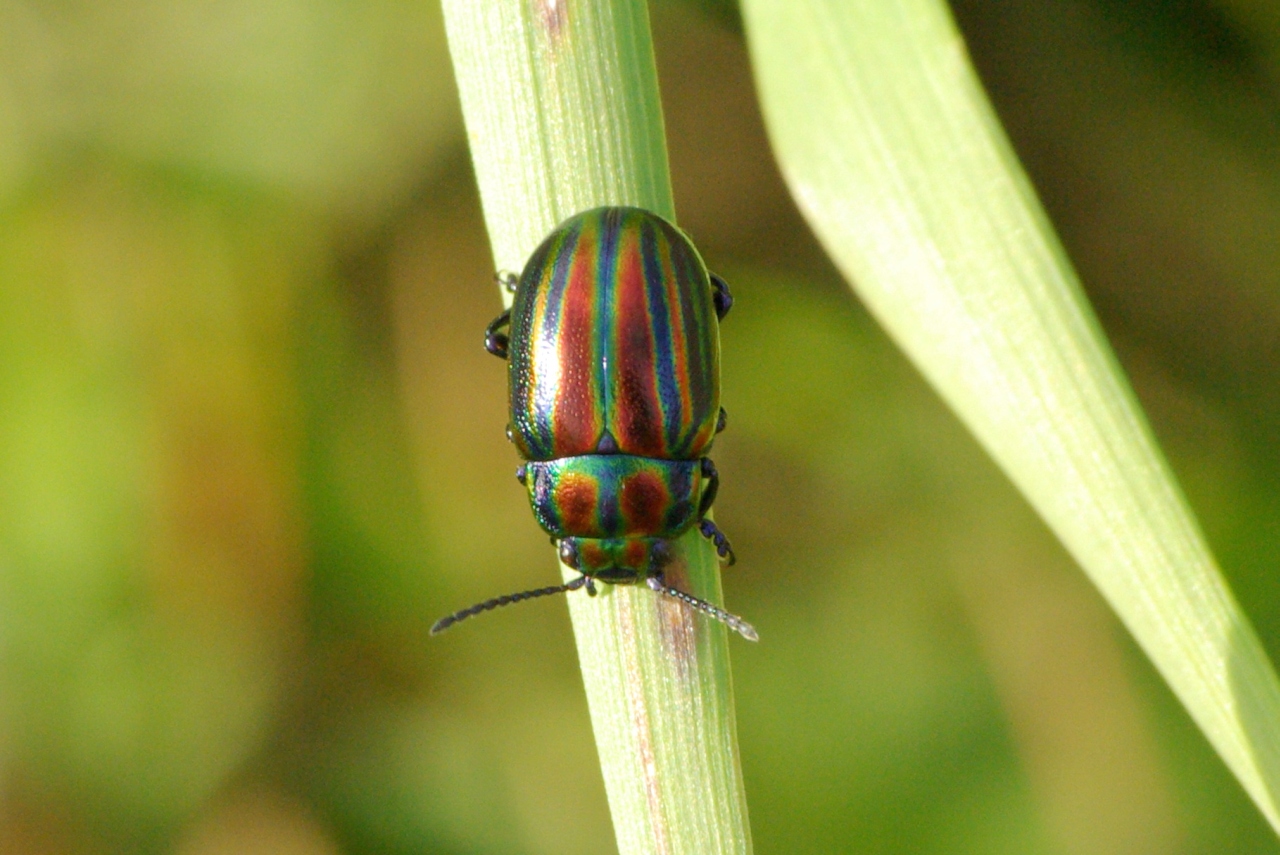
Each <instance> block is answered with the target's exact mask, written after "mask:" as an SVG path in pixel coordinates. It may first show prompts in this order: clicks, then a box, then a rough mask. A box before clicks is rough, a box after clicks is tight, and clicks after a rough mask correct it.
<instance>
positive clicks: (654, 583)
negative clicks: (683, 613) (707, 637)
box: [645, 574, 760, 641]
mask: <svg viewBox="0 0 1280 855" xmlns="http://www.w3.org/2000/svg"><path fill="white" fill-rule="evenodd" d="M645 583H646V584H648V586H649V587H650V588H651V589H652V590H653V591H655V592H656V593H659V594H664V595H666V596H668V597H672V598H674V599H677V600H679V601H680V602H682V603H684V604H685V605H687V606H690V607H692V608H694V609H697V610H698V611H700V612H702V613H703V614H705V615H707V616H709V617H712V618H715V619H716V620H718V621H720V622H721V623H722V624H724V625H725V626H727V627H729V629H732V630H733V631H734V632H736V633H738V634H739V635H741V636H742V637H743V638H745V639H746V640H747V641H759V640H760V636H759V635H758V634H757V633H756V628H755V627H753V626H752V625H751V624H749V623H747V622H746V621H745V620H743V619H742V618H740V617H738V616H737V615H735V614H732V613H730V612H726V611H725V610H724V609H722V608H720V607H719V606H713V605H712V604H711V603H708V602H707V601H706V600H700V599H698V598H697V597H695V596H694V595H693V594H686V593H685V592H684V591H681V590H680V589H679V588H673V587H671V586H670V585H668V584H667V583H666V581H665V580H664V579H663V577H662V575H661V574H659V575H657V576H650V577H648V578H647V579H645Z"/></svg>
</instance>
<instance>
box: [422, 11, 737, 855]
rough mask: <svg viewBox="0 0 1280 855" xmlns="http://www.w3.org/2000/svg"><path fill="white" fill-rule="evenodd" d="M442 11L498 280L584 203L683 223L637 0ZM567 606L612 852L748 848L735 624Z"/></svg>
mask: <svg viewBox="0 0 1280 855" xmlns="http://www.w3.org/2000/svg"><path fill="white" fill-rule="evenodd" d="M444 9H445V22H446V27H447V30H448V36H449V48H450V52H451V54H452V56H453V62H454V69H455V72H456V74H457V78H458V87H459V90H460V92H461V95H462V106H463V113H464V116H465V118H466V125H467V135H468V138H469V140H470V144H471V154H472V159H473V161H474V163H475V170H476V177H477V179H478V181H479V185H480V194H481V199H482V201H483V205H484V212H485V220H486V223H487V225H488V230H489V238H490V241H491V242H492V246H493V254H494V260H495V262H496V266H497V268H498V269H499V270H510V271H519V270H520V269H521V268H522V267H523V266H524V262H525V259H526V258H527V257H528V256H529V254H530V253H531V252H532V251H533V249H534V248H535V247H536V246H537V244H538V243H539V242H540V241H541V240H542V238H543V237H545V236H546V235H547V233H548V232H550V231H551V229H552V228H554V227H555V226H556V225H557V224H558V223H559V222H560V221H562V220H563V219H564V218H566V217H568V216H570V215H571V214H574V213H576V212H578V211H581V210H585V209H588V208H593V207H596V206H599V205H605V204H614V205H619V204H627V205H637V206H640V207H644V208H648V209H649V210H652V211H655V212H657V213H659V214H662V215H663V216H666V217H668V218H674V210H673V204H672V199H671V187H670V178H669V176H668V171H667V158H666V149H665V145H664V139H663V128H662V113H661V107H660V104H659V100H658V85H657V73H656V70H655V68H654V63H653V50H652V45H651V41H650V35H649V21H648V13H647V9H646V7H645V4H644V2H643V0H597V2H591V3H581V4H574V3H566V2H563V0H561V2H557V0H538V2H527V0H485V2H476V0H445V2H444ZM504 299H508V300H509V295H507V296H505V297H504ZM495 314H496V312H495ZM495 370H496V366H495ZM529 524H530V525H533V524H534V523H533V522H532V520H531V521H530V523H529ZM678 551H679V553H680V555H681V556H682V557H683V558H684V561H677V562H676V564H675V565H674V567H675V569H676V570H677V572H676V573H675V575H672V574H671V573H669V574H668V575H669V579H670V581H671V582H672V583H673V584H676V585H677V586H679V587H681V588H683V589H684V590H687V591H691V592H692V593H694V594H696V595H698V596H701V597H703V598H706V599H710V600H712V601H715V602H719V600H720V587H719V585H720V583H719V572H718V566H717V563H716V558H715V553H714V550H713V549H712V548H711V546H710V545H709V544H708V543H707V542H706V541H704V540H703V539H702V538H700V537H698V536H697V534H696V533H691V534H690V535H689V536H686V537H685V538H683V539H682V540H681V541H680V543H679V545H678ZM548 558H549V559H550V558H551V553H550V550H549V551H548ZM681 565H683V567H684V568H685V570H684V572H678V571H679V567H680V566H681ZM561 570H562V573H563V575H564V577H565V579H571V578H574V577H576V576H577V575H578V574H577V573H575V572H573V571H571V570H568V569H567V568H561ZM568 599H569V609H570V614H571V616H572V619H573V624H574V632H575V634H576V636H577V643H578V653H579V659H580V661H581V664H582V674H583V680H584V682H585V684H586V690H587V700H588V703H589V705H590V708H591V720H592V727H593V730H594V732H595V737H596V743H597V746H598V749H599V752H600V762H601V766H602V769H603V772H604V779H605V787H606V790H607V791H608V797H609V807H610V810H611V812H612V814H613V820H614V827H615V830H616V833H617V839H618V849H619V851H620V852H622V853H624V855H631V853H689V855H709V854H710V853H745V852H750V851H751V838H750V832H749V829H748V827H747V811H746V799H745V796H744V794H743V789H742V779H741V772H740V769H739V761H738V752H737V737H736V734H735V724H734V712H733V693H732V684H731V679H730V673H729V654H728V639H727V636H726V631H725V629H724V627H722V626H720V625H719V624H715V623H712V622H710V621H708V620H707V619H705V618H703V617H701V616H694V615H692V614H690V613H689V611H688V610H687V609H684V608H682V607H680V606H678V605H677V604H675V603H674V602H670V601H667V600H665V598H664V599H663V600H659V598H658V597H657V596H655V595H654V594H653V592H651V591H649V590H648V589H647V588H644V587H640V588H636V587H615V586H608V585H606V586H604V587H603V590H602V592H601V595H600V596H598V597H596V598H594V599H591V598H589V597H587V596H586V594H585V593H584V592H581V591H578V592H574V593H572V594H570V595H569V596H568ZM476 629H477V630H479V629H480V628H479V627H476ZM561 736H562V738H564V739H576V738H579V735H578V734H571V733H565V734H561ZM566 795H568V794H566Z"/></svg>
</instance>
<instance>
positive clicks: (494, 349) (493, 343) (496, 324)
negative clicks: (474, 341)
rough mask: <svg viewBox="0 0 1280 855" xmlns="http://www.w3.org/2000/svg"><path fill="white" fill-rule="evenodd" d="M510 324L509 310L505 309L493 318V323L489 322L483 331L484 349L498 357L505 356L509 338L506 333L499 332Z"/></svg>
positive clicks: (502, 357) (504, 357)
mask: <svg viewBox="0 0 1280 855" xmlns="http://www.w3.org/2000/svg"><path fill="white" fill-rule="evenodd" d="M510 326H511V310H510V309H507V310H506V311H505V312H503V313H502V314H500V315H498V317H496V318H494V319H493V323H491V324H489V326H488V327H486V328H485V331H484V349H485V350H487V351H489V352H490V353H492V354H493V355H494V356H496V357H498V358H499V359H506V358H507V345H508V344H510V340H509V339H508V338H507V334H506V333H504V332H501V330H502V329H504V328H509V327H510Z"/></svg>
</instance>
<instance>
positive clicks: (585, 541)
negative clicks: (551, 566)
mask: <svg viewBox="0 0 1280 855" xmlns="http://www.w3.org/2000/svg"><path fill="white" fill-rule="evenodd" d="M671 558H672V553H671V544H670V543H669V542H668V541H666V540H664V539H662V538H660V537H616V538H604V539H601V538H593V537H566V538H563V539H561V541H560V560H561V561H563V562H564V563H565V564H566V565H567V566H569V567H572V568H573V569H574V570H577V571H578V572H580V573H582V575H584V576H590V577H591V578H593V579H599V580H600V581H601V582H612V583H614V584H620V585H627V584H632V583H635V582H639V581H641V580H642V579H647V578H649V577H650V576H656V575H658V574H659V573H660V572H662V568H664V567H666V566H667V565H668V564H670V563H671Z"/></svg>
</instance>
